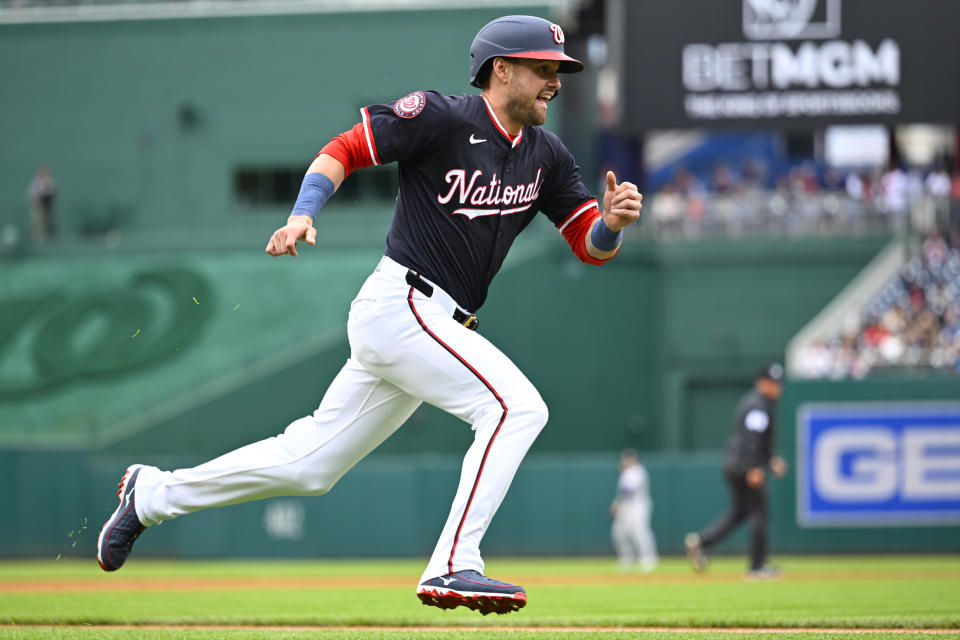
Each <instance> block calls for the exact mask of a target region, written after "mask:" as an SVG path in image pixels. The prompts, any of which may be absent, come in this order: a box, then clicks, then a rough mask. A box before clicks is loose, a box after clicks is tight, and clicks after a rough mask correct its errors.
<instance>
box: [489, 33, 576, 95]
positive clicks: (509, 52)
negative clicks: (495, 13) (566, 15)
mask: <svg viewBox="0 0 960 640" xmlns="http://www.w3.org/2000/svg"><path fill="white" fill-rule="evenodd" d="M563 40H564V37H563V30H562V29H561V28H560V25H558V24H554V23H552V22H550V21H549V20H544V19H543V18H538V17H536V16H504V17H502V18H497V19H496V20H494V21H492V22H488V23H487V24H486V26H484V27H483V28H482V29H480V31H479V32H478V33H477V35H476V37H475V38H474V39H473V43H472V44H471V45H470V84H472V85H473V86H475V87H481V88H482V87H483V82H484V80H485V79H486V76H487V74H488V73H489V67H490V64H491V63H492V61H493V59H494V58H498V57H499V58H532V59H534V60H558V61H559V62H560V73H576V72H577V71H583V63H582V62H580V61H579V60H575V59H573V58H571V57H570V56H568V55H567V54H566V53H564V51H563Z"/></svg>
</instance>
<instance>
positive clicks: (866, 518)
mask: <svg viewBox="0 0 960 640" xmlns="http://www.w3.org/2000/svg"><path fill="white" fill-rule="evenodd" d="M796 465H797V520H798V522H799V524H800V525H801V526H807V527H817V526H850V527H855V526H933V525H952V524H957V523H960V403H955V404H934V403H930V404H927V403H843V404H808V405H804V406H801V407H800V409H799V410H798V413H797V461H796Z"/></svg>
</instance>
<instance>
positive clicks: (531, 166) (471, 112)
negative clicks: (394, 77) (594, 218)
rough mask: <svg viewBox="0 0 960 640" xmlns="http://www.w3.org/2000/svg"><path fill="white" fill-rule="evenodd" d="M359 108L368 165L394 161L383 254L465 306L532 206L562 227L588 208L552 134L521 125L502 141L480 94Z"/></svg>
mask: <svg viewBox="0 0 960 640" xmlns="http://www.w3.org/2000/svg"><path fill="white" fill-rule="evenodd" d="M361 112H362V116H363V127H364V134H365V136H366V142H367V145H368V150H369V152H370V154H371V156H372V157H373V160H374V163H376V164H383V163H387V162H393V161H396V162H397V163H398V166H399V172H400V189H399V193H398V195H397V206H396V212H395V215H394V218H393V224H392V226H391V227H390V233H389V235H388V237H387V249H386V254H387V255H388V256H389V257H390V258H392V259H393V260H396V261H397V262H399V263H400V264H403V265H406V266H407V267H409V268H411V269H413V270H414V271H417V272H419V273H422V274H423V275H424V276H425V277H426V278H428V279H429V280H432V281H433V282H435V283H436V284H438V285H439V286H440V287H442V288H443V289H444V290H445V291H446V292H447V293H449V294H450V295H451V296H452V297H453V298H454V299H455V300H457V302H458V303H459V304H460V305H461V306H462V307H463V308H464V309H465V310H467V311H476V310H477V309H479V308H480V306H481V305H482V304H483V302H484V300H486V297H487V288H488V287H489V285H490V281H491V280H493V277H494V276H495V275H496V273H497V271H498V270H499V269H500V265H501V264H503V260H504V258H505V257H506V255H507V251H508V250H509V249H510V246H511V245H512V244H513V241H514V239H515V238H516V237H517V234H519V233H520V232H521V231H523V229H524V228H525V227H526V226H527V225H528V224H530V221H531V220H532V219H533V217H534V216H535V215H536V214H537V212H538V211H542V212H543V213H544V214H545V215H546V216H547V217H548V218H549V219H550V220H551V222H553V223H554V225H555V226H557V227H558V228H560V229H561V231H562V230H563V227H564V226H565V225H566V224H569V223H570V222H571V221H572V220H573V219H574V218H575V217H576V216H578V215H580V214H581V213H583V212H586V211H588V210H593V209H595V207H596V206H597V203H596V199H595V198H594V197H593V196H592V195H591V194H590V192H589V191H588V190H587V188H586V186H585V185H584V184H583V182H582V180H581V178H580V172H579V168H578V167H577V166H576V163H575V162H574V159H573V156H572V155H571V154H570V152H569V151H568V150H567V148H566V147H565V146H564V145H563V143H562V142H560V140H559V138H557V136H556V135H554V134H553V133H551V132H550V131H547V130H546V129H543V128H541V127H532V126H525V127H523V129H522V131H521V132H520V135H518V136H517V137H516V138H515V139H513V140H511V138H510V136H509V135H508V134H507V132H506V130H505V129H504V128H503V127H502V126H501V125H500V123H499V122H498V121H497V118H496V116H495V115H494V112H493V110H492V109H491V108H490V106H489V105H488V104H487V102H486V100H485V99H484V98H483V97H482V96H479V95H462V96H444V95H441V94H439V93H436V92H434V91H417V92H414V93H412V94H410V95H408V96H406V97H405V98H402V99H400V100H397V101H396V102H394V103H388V104H382V105H373V106H369V107H365V108H364V109H362V110H361Z"/></svg>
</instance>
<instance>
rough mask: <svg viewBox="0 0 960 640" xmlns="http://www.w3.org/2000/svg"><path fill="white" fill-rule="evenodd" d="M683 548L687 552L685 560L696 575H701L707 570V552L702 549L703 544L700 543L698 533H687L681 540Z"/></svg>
mask: <svg viewBox="0 0 960 640" xmlns="http://www.w3.org/2000/svg"><path fill="white" fill-rule="evenodd" d="M683 546H684V547H685V548H686V551H687V560H689V561H690V564H691V565H693V570H694V571H696V572H697V573H703V572H704V571H706V569H707V563H708V562H709V561H708V560H707V552H706V551H704V549H703V543H702V542H701V541H700V534H699V533H688V534H687V537H686V538H684V540H683Z"/></svg>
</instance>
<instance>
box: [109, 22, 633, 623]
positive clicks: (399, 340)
mask: <svg viewBox="0 0 960 640" xmlns="http://www.w3.org/2000/svg"><path fill="white" fill-rule="evenodd" d="M563 42H564V36H563V31H562V30H561V29H560V27H559V26H558V25H555V24H552V23H550V22H548V21H546V20H543V19H541V18H536V17H532V16H506V17H504V18H499V19H497V20H494V21H492V22H491V23H489V24H487V25H486V26H485V27H483V29H481V30H480V32H479V33H478V34H477V36H476V38H475V39H474V42H473V44H472V46H471V49H470V55H471V64H470V71H471V78H470V81H471V84H473V85H474V86H477V87H479V88H481V89H482V94H481V95H470V96H456V97H451V96H442V95H440V94H437V93H435V92H431V91H414V92H412V93H410V94H408V95H407V96H405V97H404V98H401V99H400V100H397V101H395V102H393V103H388V104H384V105H372V106H369V107H365V108H364V109H362V110H361V121H360V122H359V123H357V125H356V126H355V127H353V129H351V130H349V131H346V132H344V133H342V134H340V135H339V136H337V137H336V138H334V139H333V140H331V142H330V143H329V144H328V145H327V146H325V147H324V148H323V150H322V151H321V152H320V154H318V155H317V157H316V158H315V159H314V161H313V163H312V164H311V165H310V167H309V169H308V170H307V174H306V176H305V177H304V181H303V186H302V187H301V192H300V196H299V197H298V199H297V202H296V204H295V205H294V209H293V213H292V214H291V215H290V217H289V219H288V220H287V224H286V225H285V226H284V227H282V228H280V229H278V230H277V231H276V232H275V233H274V234H273V235H272V236H271V238H270V241H269V242H268V244H267V248H266V251H267V253H269V254H270V255H273V256H281V255H286V254H290V255H292V256H296V255H297V243H298V242H300V241H303V242H306V243H307V244H314V242H315V239H316V234H317V229H316V228H315V227H314V226H313V219H314V217H315V216H316V214H317V213H318V212H319V210H320V209H321V208H322V206H323V204H324V203H325V202H326V200H327V199H328V198H329V197H330V196H331V195H332V194H333V193H334V191H336V189H337V188H338V187H339V186H340V183H341V182H342V181H343V179H344V177H345V176H346V175H347V174H348V173H349V172H350V171H353V170H355V169H358V168H361V167H366V166H370V165H375V164H380V163H385V162H394V161H395V162H397V163H398V170H399V172H400V191H399V193H398V195H397V206H396V212H395V215H394V220H393V225H392V227H391V229H390V234H389V236H388V238H387V247H386V252H385V256H384V257H383V259H382V260H381V261H380V264H379V265H378V266H377V267H376V269H375V270H374V272H373V273H372V274H371V275H370V277H369V278H368V279H367V281H366V282H365V283H364V285H363V287H362V288H361V290H360V292H359V293H358V294H357V296H356V298H355V299H354V300H353V303H352V304H351V308H350V314H349V320H348V323H347V332H348V338H349V341H350V347H351V355H350V358H349V360H348V361H347V363H346V364H345V365H344V367H343V369H342V370H341V371H340V373H339V374H338V375H337V377H336V378H335V379H334V381H333V382H332V383H331V385H330V386H329V387H328V389H327V391H326V394H325V395H324V397H323V400H322V401H321V403H320V406H319V408H318V409H317V410H316V411H315V412H314V413H313V414H312V415H310V416H306V417H304V418H301V419H299V420H296V421H294V422H293V423H292V424H290V425H289V426H288V427H287V428H286V430H285V431H284V432H283V433H281V434H280V435H278V436H276V437H274V438H268V439H266V440H263V441H260V442H256V443H253V444H251V445H248V446H246V447H243V448H241V449H238V450H236V451H233V452H230V453H227V454H225V455H223V456H221V457H219V458H216V459H215V460H211V461H209V462H207V463H205V464H202V465H200V466H198V467H194V468H191V469H177V470H174V471H161V470H160V469H158V468H156V467H152V466H146V465H133V466H131V467H130V468H128V469H127V472H126V474H124V476H123V479H122V480H121V483H120V489H119V492H118V493H119V496H120V505H119V507H118V508H117V510H116V511H115V512H114V513H113V515H112V516H111V517H110V519H109V520H108V521H107V522H106V523H105V524H104V526H103V529H102V530H101V533H100V537H99V540H98V560H99V562H100V565H101V567H103V568H104V569H105V570H107V571H113V570H116V569H118V568H120V566H121V565H123V563H124V562H125V561H126V559H127V556H128V555H129V553H130V550H131V547H132V545H133V542H134V541H135V540H136V538H137V536H139V535H140V533H141V532H142V531H143V530H144V529H145V528H146V527H148V526H150V525H154V524H158V523H160V522H162V521H164V520H170V519H173V518H176V517H178V516H180V515H183V514H185V513H191V512H194V511H197V510H200V509H204V508H208V507H214V506H221V505H228V504H235V503H238V502H246V501H250V500H256V499H261V498H269V497H274V496H283V495H322V494H324V493H326V492H327V491H329V490H330V489H331V488H332V487H333V485H334V484H335V483H336V482H337V480H338V479H339V478H340V477H341V476H342V475H343V474H344V473H346V472H347V471H348V470H349V469H350V468H351V467H352V466H353V465H354V464H356V463H357V462H358V461H359V460H360V459H362V458H363V457H364V456H366V455H367V454H368V453H370V452H371V451H372V450H373V449H374V448H376V447H377V446H378V445H379V444H380V443H381V442H383V440H385V439H386V438H387V437H389V436H390V434H392V433H393V432H394V431H396V430H397V429H398V428H399V427H400V426H401V425H403V423H404V422H405V421H406V420H407V418H408V417H409V416H410V415H411V414H412V413H413V412H414V411H415V410H416V408H417V407H418V406H419V405H420V404H421V403H422V402H428V403H430V404H432V405H434V406H437V407H440V408H441V409H443V410H445V411H447V412H449V413H451V414H453V415H455V416H457V417H459V418H461V419H462V420H463V421H465V422H467V423H468V424H470V425H471V426H472V428H473V430H474V431H475V437H474V442H473V444H472V445H471V446H470V448H469V450H468V451H467V453H466V456H465V457H464V461H463V467H462V470H461V475H460V482H459V486H458V488H457V492H456V495H455V497H454V500H453V504H452V506H451V509H450V514H449V516H448V518H447V522H446V524H445V526H444V528H443V530H442V531H441V533H440V537H439V540H438V542H437V545H436V547H435V549H434V552H433V554H432V556H431V558H430V560H429V562H428V563H427V566H426V569H425V570H424V572H423V574H422V575H421V578H420V581H419V584H418V586H417V594H418V596H419V598H420V600H421V601H422V602H423V603H424V604H427V605H432V606H437V607H441V608H453V607H457V606H461V605H464V606H467V607H469V608H471V609H475V610H478V611H480V612H481V613H484V614H486V613H491V612H497V613H507V612H509V611H515V610H517V609H519V608H520V607H523V606H524V605H525V604H526V592H525V591H524V589H523V588H522V587H520V586H519V585H515V584H510V583H506V582H501V581H498V580H494V579H492V578H488V577H487V576H485V575H484V573H483V569H484V565H483V560H482V558H481V557H480V540H481V538H482V537H483V534H484V532H485V531H486V529H487V527H488V526H489V524H490V521H491V519H492V518H493V516H494V514H495V513H496V511H497V508H498V507H499V506H500V503H501V501H502V500H503V497H504V495H505V494H506V491H507V489H508V487H509V486H510V483H511V481H512V479H513V476H514V474H515V472H516V470H517V467H518V466H519V464H520V462H521V461H522V459H523V457H524V455H525V454H526V452H527V450H528V449H529V447H530V445H531V444H532V443H533V441H534V439H535V438H536V436H537V434H538V433H539V432H540V430H541V429H542V428H543V426H544V424H545V423H546V421H547V408H546V406H545V405H544V403H543V400H542V399H541V398H540V394H539V393H538V392H537V390H536V389H535V388H534V387H533V385H532V384H531V383H530V382H529V381H528V380H527V379H526V377H525V376H524V375H523V373H522V372H521V371H520V370H519V369H518V368H517V367H516V365H515V364H513V362H511V361H510V359H509V358H508V357H507V356H505V355H504V354H503V353H502V352H500V350H499V349H497V348H496V347H495V346H494V345H493V344H491V343H490V342H489V341H487V340H486V339H485V338H483V337H482V336H481V335H480V334H479V333H477V332H476V329H477V326H478V321H477V318H476V312H477V310H478V309H479V308H480V306H481V305H482V304H483V301H484V300H485V299H486V294H487V287H488V286H489V284H490V281H491V280H492V279H493V277H494V275H496V272H497V271H498V269H499V268H500V265H501V263H502V262H503V259H504V257H505V256H506V253H507V251H508V250H509V248H510V245H511V244H512V242H513V240H514V238H515V237H516V236H517V234H519V233H520V232H521V231H522V230H523V229H524V228H525V227H526V226H527V224H529V222H530V221H531V220H532V219H533V217H534V216H535V215H536V214H537V212H542V213H544V214H545V215H546V216H547V217H548V218H549V219H550V221H551V222H552V223H553V224H554V225H555V226H556V227H557V229H558V230H559V231H560V232H561V234H562V235H563V237H564V239H565V240H566V241H567V242H568V243H569V244H570V246H571V249H572V250H573V251H574V253H575V254H576V255H577V256H578V257H580V259H582V260H584V261H585V262H588V263H592V264H602V263H603V262H605V261H606V260H608V259H610V258H611V257H613V255H614V254H615V253H616V252H617V250H618V248H619V246H620V241H621V238H622V229H623V228H624V227H626V226H627V225H629V224H632V223H633V222H635V221H636V220H637V218H638V216H639V212H640V208H641V195H640V194H639V193H638V192H637V188H636V186H635V185H633V184H631V183H629V182H623V183H621V184H617V182H616V177H615V176H614V175H613V173H612V172H608V173H607V176H606V180H607V184H606V191H605V193H604V196H603V212H602V213H601V211H600V209H599V207H598V203H597V200H596V199H595V198H594V197H593V196H591V195H590V193H589V191H588V190H587V188H586V187H585V186H584V185H583V182H582V180H581V179H580V175H579V170H578V169H577V166H576V164H575V162H574V161H573V158H572V156H571V155H570V153H569V151H567V149H566V148H565V147H564V146H563V144H562V143H561V142H560V141H559V139H558V138H557V137H556V136H555V135H554V134H552V133H550V132H549V131H547V130H545V129H542V128H540V127H539V125H542V124H543V123H544V122H545V121H546V114H547V103H548V102H549V101H550V100H551V99H552V98H553V97H554V96H556V94H557V91H558V90H559V89H560V79H559V76H558V73H569V72H576V71H580V70H581V69H582V68H583V64H582V63H581V62H579V61H577V60H574V59H573V58H570V57H569V56H567V55H566V54H565V53H564V47H563ZM571 330H575V328H573V327H571ZM592 331H593V329H592V328H590V329H586V330H585V331H584V333H583V335H582V346H581V347H580V348H585V349H589V348H591V347H590V339H591V335H592Z"/></svg>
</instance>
